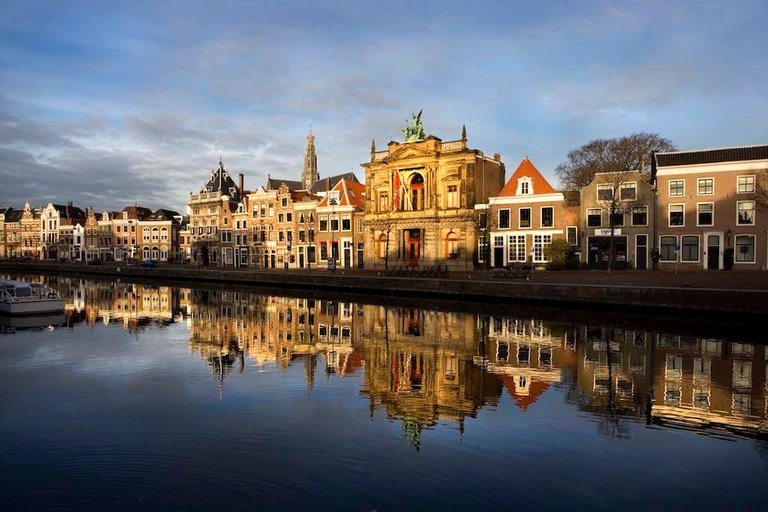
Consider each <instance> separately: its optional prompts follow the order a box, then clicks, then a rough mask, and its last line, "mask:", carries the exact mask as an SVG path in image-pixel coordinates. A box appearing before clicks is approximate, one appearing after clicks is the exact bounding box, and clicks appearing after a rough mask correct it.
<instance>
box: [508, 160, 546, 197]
mask: <svg viewBox="0 0 768 512" xmlns="http://www.w3.org/2000/svg"><path fill="white" fill-rule="evenodd" d="M523 177H528V178H530V179H531V182H532V183H533V190H531V194H530V195H533V194H552V193H554V192H555V189H554V188H552V185H550V184H549V182H548V181H547V180H546V178H544V176H542V174H541V173H540V172H539V170H538V169H537V168H536V166H535V165H533V163H532V162H531V161H530V160H528V157H525V158H523V161H522V162H520V165H518V166H517V170H516V171H515V172H514V173H512V176H510V177H509V180H508V181H507V183H506V185H504V188H502V189H501V192H499V197H510V196H516V195H517V182H518V180H519V179H520V178H523Z"/></svg>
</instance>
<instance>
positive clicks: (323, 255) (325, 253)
mask: <svg viewBox="0 0 768 512" xmlns="http://www.w3.org/2000/svg"><path fill="white" fill-rule="evenodd" d="M320 259H321V260H327V259H328V246H327V245H326V244H322V243H321V244H320Z"/></svg>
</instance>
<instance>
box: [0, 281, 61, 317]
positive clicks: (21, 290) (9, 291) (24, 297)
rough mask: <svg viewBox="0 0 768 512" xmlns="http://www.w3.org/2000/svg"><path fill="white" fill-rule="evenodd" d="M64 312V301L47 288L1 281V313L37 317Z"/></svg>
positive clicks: (54, 291) (38, 285)
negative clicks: (38, 315)
mask: <svg viewBox="0 0 768 512" xmlns="http://www.w3.org/2000/svg"><path fill="white" fill-rule="evenodd" d="M59 311H64V299H62V298H61V296H60V295H59V293H58V292H57V291H56V290H54V289H52V288H49V287H47V286H44V285H41V284H35V283H27V282H25V281H2V280H0V313H4V314H7V315H37V314H45V313H56V312H59Z"/></svg>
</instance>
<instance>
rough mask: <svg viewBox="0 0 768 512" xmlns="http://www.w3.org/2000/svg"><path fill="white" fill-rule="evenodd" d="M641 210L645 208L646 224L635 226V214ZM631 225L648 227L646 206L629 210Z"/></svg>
mask: <svg viewBox="0 0 768 512" xmlns="http://www.w3.org/2000/svg"><path fill="white" fill-rule="evenodd" d="M640 208H645V224H635V217H634V212H635V210H639V209H640ZM629 225H630V226H647V225H648V207H647V206H646V205H642V206H633V207H632V208H630V209H629Z"/></svg>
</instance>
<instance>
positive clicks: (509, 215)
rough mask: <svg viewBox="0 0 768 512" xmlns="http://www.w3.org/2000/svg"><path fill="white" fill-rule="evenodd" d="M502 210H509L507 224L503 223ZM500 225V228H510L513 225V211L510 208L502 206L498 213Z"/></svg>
mask: <svg viewBox="0 0 768 512" xmlns="http://www.w3.org/2000/svg"><path fill="white" fill-rule="evenodd" d="M501 212H507V225H506V226H502V225H501ZM498 225H499V229H510V228H511V227H512V211H511V210H510V209H509V208H501V209H499V213H498Z"/></svg>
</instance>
